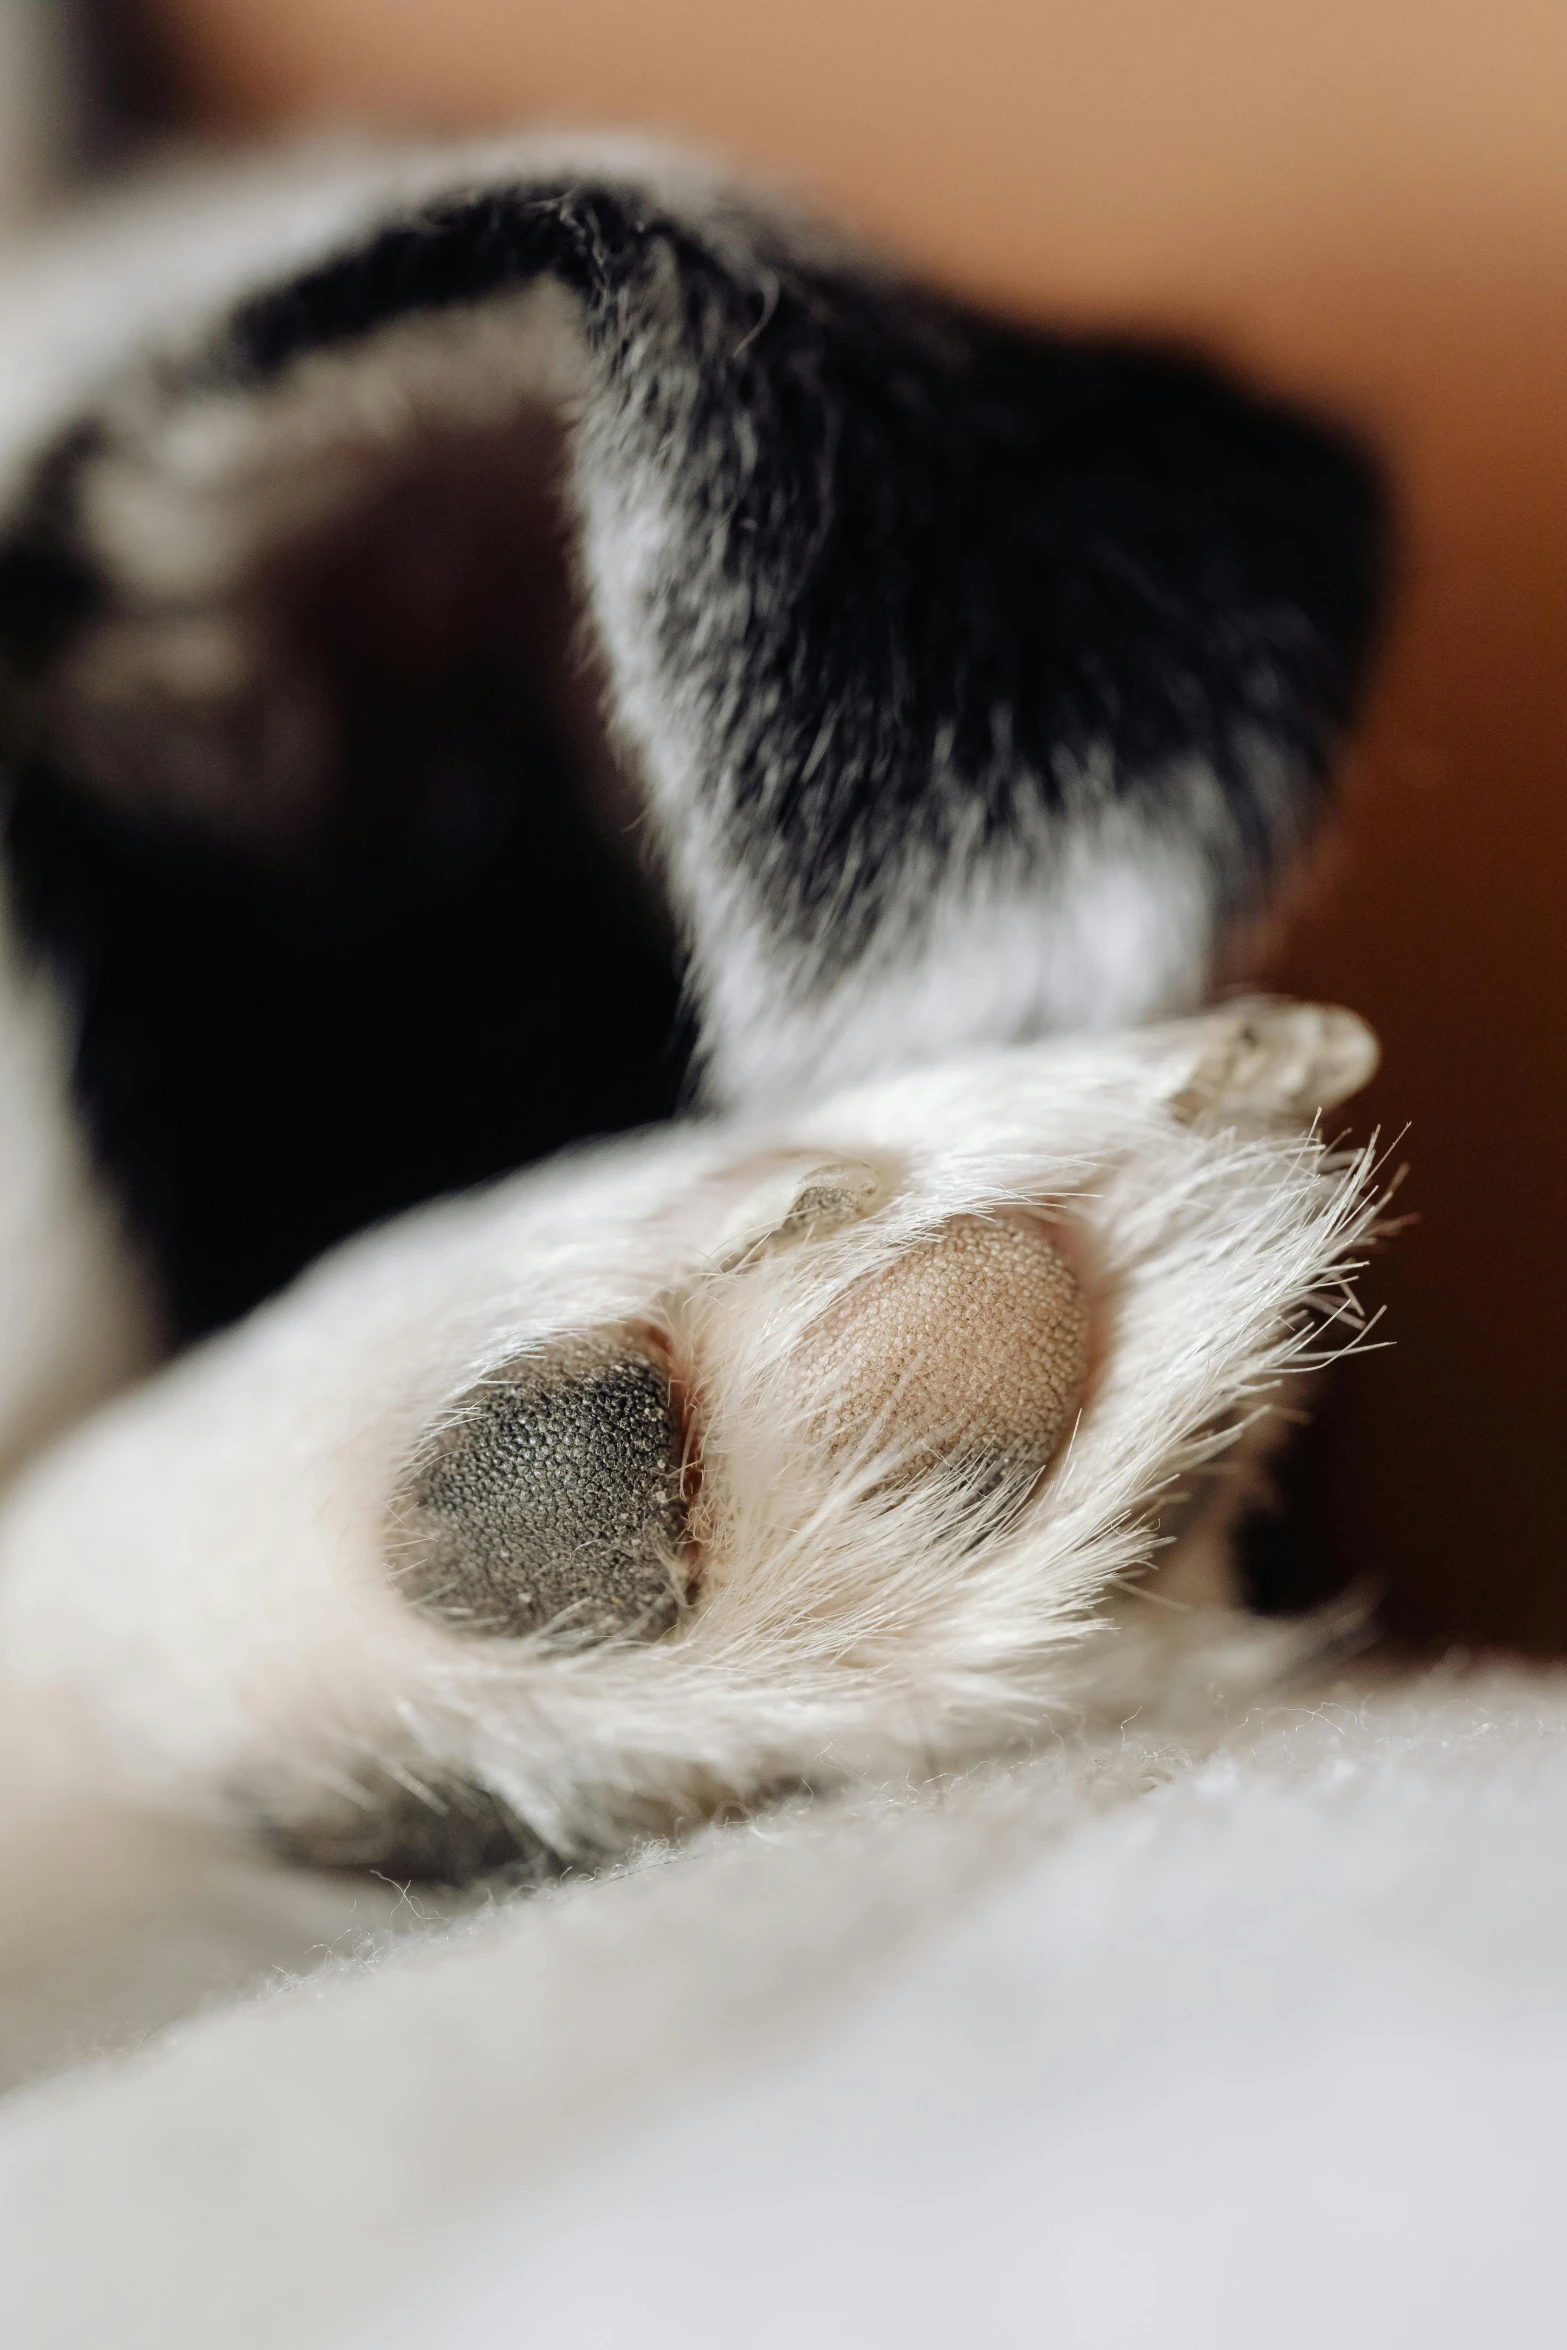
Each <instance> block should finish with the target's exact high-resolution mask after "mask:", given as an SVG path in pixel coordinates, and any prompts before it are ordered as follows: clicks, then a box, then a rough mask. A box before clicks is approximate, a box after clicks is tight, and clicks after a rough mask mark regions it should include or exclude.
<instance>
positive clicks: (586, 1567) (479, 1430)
mask: <svg viewBox="0 0 1567 2350" xmlns="http://www.w3.org/2000/svg"><path fill="white" fill-rule="evenodd" d="M680 1465H681V1431H680V1421H679V1414H678V1412H677V1410H676V1408H675V1403H674V1397H673V1394H672V1392H671V1388H670V1381H669V1374H668V1372H667V1371H666V1370H665V1368H664V1366H663V1364H662V1363H660V1362H659V1361H658V1360H657V1359H656V1358H655V1357H654V1356H653V1355H652V1354H650V1353H648V1352H646V1351H643V1350H640V1349H638V1348H637V1347H636V1346H635V1345H633V1344H632V1343H631V1342H630V1341H629V1340H627V1339H626V1338H625V1337H624V1336H623V1335H621V1334H618V1333H612V1334H609V1335H607V1336H593V1337H584V1338H572V1339H568V1340H566V1341H564V1342H563V1343H561V1344H559V1345H557V1346H554V1347H552V1348H551V1349H550V1350H549V1351H548V1353H546V1354H542V1355H533V1356H529V1357H527V1358H526V1359H524V1360H523V1361H521V1362H517V1363H512V1364H509V1365H506V1366H504V1367H503V1368H502V1369H500V1370H498V1371H496V1372H494V1373H493V1374H492V1375H491V1376H490V1378H488V1379H487V1380H485V1381H484V1382H483V1384H482V1385H481V1386H479V1387H476V1388H475V1389H474V1390H473V1391H472V1393H471V1394H470V1395H469V1396H468V1397H466V1398H465V1399H464V1402H463V1404H462V1406H461V1407H460V1412H459V1416H458V1417H457V1418H456V1419H455V1420H454V1421H453V1422H452V1424H451V1425H450V1426H449V1427H447V1428H445V1429H443V1430H442V1431H441V1432H440V1434H439V1435H438V1437H437V1439H436V1441H435V1443H434V1445H433V1446H432V1447H431V1449H430V1450H429V1451H428V1452H427V1453H426V1454H425V1455H424V1457H423V1458H422V1459H421V1460H420V1461H419V1462H417V1463H416V1465H415V1467H414V1469H413V1471H412V1473H411V1476H410V1478H409V1481H408V1485H407V1487H406V1488H405V1491H404V1493H403V1495H402V1496H401V1497H400V1502H399V1506H398V1508H397V1511H396V1513H395V1519H394V1525H395V1538H396V1563H397V1571H398V1580H399V1584H400V1586H401V1588H402V1589H403V1591H404V1593H405V1594H406V1596H407V1597H408V1598H410V1599H411V1600H412V1601H413V1603H414V1605H415V1606H417V1607H418V1608H420V1609H421V1610H422V1611H423V1612H424V1613H426V1614H430V1615H435V1616H438V1617H439V1618H441V1620H442V1621H443V1622H446V1623H449V1624H452V1625H456V1626H460V1627H462V1628H463V1629H466V1630H470V1631H474V1632H488V1633H508V1634H520V1633H525V1632H539V1631H543V1630H544V1629H545V1628H546V1626H548V1625H550V1624H553V1623H555V1622H556V1621H557V1620H561V1619H564V1624H563V1628H565V1629H568V1630H571V1631H574V1632H578V1633H588V1634H593V1635H596V1636H598V1637H600V1638H602V1637H604V1636H606V1635H607V1634H609V1633H612V1632H642V1633H651V1632H657V1631H662V1630H664V1629H665V1628H666V1627H667V1625H668V1624H669V1622H670V1620H671V1619H672V1617H673V1615H674V1613H675V1607H676V1599H675V1590H674V1583H673V1580H672V1576H671V1566H670V1562H671V1559H672V1557H673V1554H674V1552H675V1550H676V1549H677V1548H678V1546H679V1543H680V1539H681V1534H682V1531H683V1511H682V1507H681V1497H680Z"/></svg>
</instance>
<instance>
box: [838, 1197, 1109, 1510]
mask: <svg viewBox="0 0 1567 2350" xmlns="http://www.w3.org/2000/svg"><path fill="white" fill-rule="evenodd" d="M801 1367H802V1371H803V1372H804V1373H805V1375H806V1376H807V1377H808V1378H809V1380H810V1382H811V1385H812V1387H813V1388H814V1389H816V1390H818V1391H819V1392H820V1394H821V1398H822V1401H821V1407H820V1419H819V1424H820V1425H821V1426H823V1427H824V1428H825V1430H826V1432H827V1434H828V1437H829V1441H830V1442H832V1443H833V1444H834V1445H844V1444H851V1443H863V1442H871V1443H874V1444H876V1445H878V1446H886V1447H887V1448H889V1449H890V1450H892V1451H893V1452H894V1453H896V1454H897V1455H898V1456H899V1458H900V1460H901V1461H902V1462H903V1463H905V1464H906V1465H907V1468H908V1469H909V1471H910V1472H911V1473H915V1474H917V1473H918V1472H919V1471H920V1470H921V1469H923V1468H927V1467H929V1466H930V1465H932V1464H933V1463H934V1462H936V1461H938V1460H945V1461H950V1462H953V1463H961V1464H962V1466H963V1467H964V1470H965V1472H966V1473H971V1472H972V1471H976V1470H977V1471H979V1472H980V1473H981V1474H982V1475H983V1476H985V1477H986V1478H994V1477H997V1476H1005V1477H1008V1478H1011V1477H1012V1476H1014V1475H1015V1476H1018V1477H1020V1478H1021V1477H1029V1478H1032V1477H1036V1476H1038V1475H1039V1474H1040V1473H1041V1472H1042V1471H1043V1470H1044V1469H1046V1468H1048V1467H1049V1465H1050V1462H1051V1461H1052V1459H1053V1458H1054V1457H1055V1454H1056V1451H1057V1449H1058V1447H1059V1446H1060V1444H1061V1441H1062V1438H1063V1437H1064V1436H1065V1434H1066V1432H1067V1430H1068V1429H1069V1428H1070V1426H1071V1424H1072V1420H1073V1418H1074V1416H1075V1414H1076V1411H1077V1407H1078V1404H1079V1402H1080V1400H1081V1397H1082V1392H1083V1384H1084V1381H1085V1379H1086V1377H1087V1371H1088V1308H1087V1305H1086V1304H1085V1302H1084V1299H1083V1294H1082V1291H1081V1289H1080V1287H1079V1285H1078V1281H1077V1276H1076V1275H1075V1274H1074V1273H1073V1271H1072V1268H1071V1266H1070V1265H1069V1264H1068V1263H1067V1261H1066V1259H1065V1257H1064V1256H1063V1255H1062V1254H1061V1251H1060V1250H1059V1249H1058V1248H1057V1247H1056V1245H1055V1243H1054V1241H1052V1240H1051V1239H1050V1237H1049V1235H1048V1234H1047V1233H1046V1232H1045V1231H1044V1230H1043V1229H1042V1228H1041V1227H1040V1226H1039V1225H1037V1224H1034V1223H1028V1222H1021V1221H1019V1222H1012V1221H1002V1220H1000V1219H991V1218H987V1217H980V1216H955V1217H954V1218H953V1219H952V1221H951V1222H950V1223H949V1224H947V1225H946V1226H944V1228H943V1229H942V1230H941V1231H940V1232H939V1233H937V1234H936V1235H935V1236H934V1237H933V1238H932V1239H930V1240H927V1241H923V1242H920V1243H919V1244H918V1245H917V1246H915V1247H914V1248H911V1249H909V1250H907V1251H906V1252H905V1254H904V1255H903V1256H901V1257H899V1258H898V1260H897V1262H896V1263H895V1264H893V1265H889V1266H888V1267H887V1269H886V1270H885V1271H884V1272H881V1273H876V1274H873V1275H871V1276H870V1277H869V1278H867V1279H866V1280H864V1281H859V1282H856V1283H855V1285H854V1287H853V1288H852V1289H850V1290H849V1291H848V1292H847V1293H846V1294H845V1295H844V1296H843V1297H842V1298H840V1299H839V1301H838V1303H837V1304H836V1305H835V1306H834V1307H833V1308H832V1310H831V1312H830V1313H828V1314H825V1315H824V1316H823V1317H822V1319H821V1321H820V1322H818V1323H817V1324H815V1326H814V1327H813V1329H812V1331H811V1333H810V1337H809V1339H808V1341H807V1344H806V1346H805V1347H804V1348H803V1349H802V1354H801Z"/></svg>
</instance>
